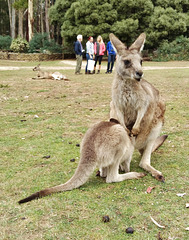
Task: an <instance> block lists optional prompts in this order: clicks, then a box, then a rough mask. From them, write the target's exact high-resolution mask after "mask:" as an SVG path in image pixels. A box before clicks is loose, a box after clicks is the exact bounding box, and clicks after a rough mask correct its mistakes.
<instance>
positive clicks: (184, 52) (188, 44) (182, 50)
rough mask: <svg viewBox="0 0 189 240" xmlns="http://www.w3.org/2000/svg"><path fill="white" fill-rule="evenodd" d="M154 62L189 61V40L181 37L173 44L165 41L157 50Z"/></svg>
mask: <svg viewBox="0 0 189 240" xmlns="http://www.w3.org/2000/svg"><path fill="white" fill-rule="evenodd" d="M154 60H158V61H169V60H189V38H187V37H184V36H180V37H177V38H176V39H175V40H174V41H172V42H168V40H165V41H163V42H162V44H161V45H160V47H159V48H158V49H157V52H156V57H155V58H154Z"/></svg>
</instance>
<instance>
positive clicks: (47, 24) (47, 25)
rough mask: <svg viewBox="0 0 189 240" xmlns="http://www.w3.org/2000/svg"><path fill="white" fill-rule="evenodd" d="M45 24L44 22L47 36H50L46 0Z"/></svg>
mask: <svg viewBox="0 0 189 240" xmlns="http://www.w3.org/2000/svg"><path fill="white" fill-rule="evenodd" d="M45 24H46V33H48V36H49V38H50V32H49V16H48V0H45Z"/></svg>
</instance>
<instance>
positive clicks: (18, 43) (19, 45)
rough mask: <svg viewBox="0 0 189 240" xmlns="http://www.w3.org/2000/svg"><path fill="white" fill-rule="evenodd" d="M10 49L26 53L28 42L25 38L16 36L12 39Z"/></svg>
mask: <svg viewBox="0 0 189 240" xmlns="http://www.w3.org/2000/svg"><path fill="white" fill-rule="evenodd" d="M10 50H12V51H13V52H16V53H27V52H28V50H29V44H28V42H27V41H26V40H25V39H23V38H21V37H18V38H16V39H13V40H12V43H11V46H10Z"/></svg>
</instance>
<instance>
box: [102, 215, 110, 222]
mask: <svg viewBox="0 0 189 240" xmlns="http://www.w3.org/2000/svg"><path fill="white" fill-rule="evenodd" d="M102 221H103V222H109V221H110V218H109V216H108V215H106V216H103V218H102Z"/></svg>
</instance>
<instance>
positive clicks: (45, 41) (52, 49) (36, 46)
mask: <svg viewBox="0 0 189 240" xmlns="http://www.w3.org/2000/svg"><path fill="white" fill-rule="evenodd" d="M29 45H30V49H29V52H31V53H34V52H42V53H43V52H44V53H61V52H62V47H61V46H60V45H58V44H57V43H56V42H55V41H54V40H53V39H49V37H48V34H47V33H43V34H42V33H36V34H34V36H33V38H32V40H31V41H30V42H29Z"/></svg>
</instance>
